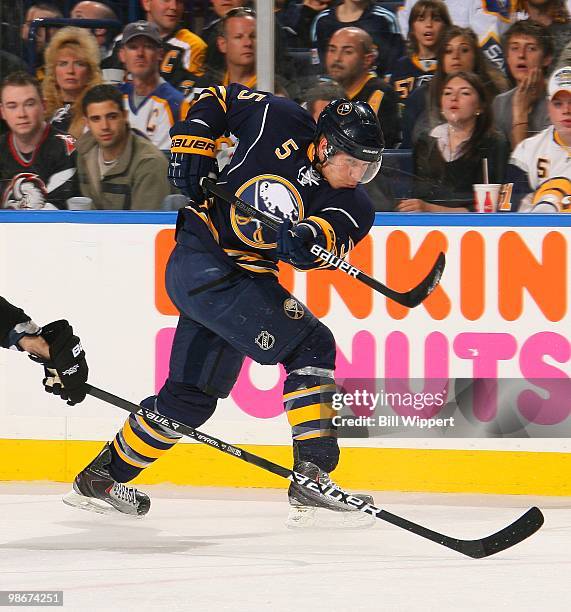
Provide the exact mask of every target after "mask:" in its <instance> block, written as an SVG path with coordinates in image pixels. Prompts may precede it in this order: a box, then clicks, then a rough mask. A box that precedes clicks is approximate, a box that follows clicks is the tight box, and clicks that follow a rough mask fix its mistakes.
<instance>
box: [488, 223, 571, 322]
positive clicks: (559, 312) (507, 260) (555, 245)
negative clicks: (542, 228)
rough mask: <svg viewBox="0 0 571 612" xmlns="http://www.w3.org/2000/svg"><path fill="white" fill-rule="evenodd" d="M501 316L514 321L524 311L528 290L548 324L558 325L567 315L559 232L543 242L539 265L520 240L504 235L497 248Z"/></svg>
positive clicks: (564, 248)
mask: <svg viewBox="0 0 571 612" xmlns="http://www.w3.org/2000/svg"><path fill="white" fill-rule="evenodd" d="M498 249H499V252H498V285H499V300H498V308H499V311H500V314H501V315H502V316H503V317H504V319H506V320H507V321H515V320H516V319H518V318H519V317H520V316H521V313H522V311H523V290H524V289H527V290H528V292H529V293H530V295H531V297H532V298H533V299H534V301H535V303H536V304H537V306H538V308H539V309H540V310H541V312H542V313H543V314H544V315H545V317H546V318H547V319H549V321H560V320H561V319H562V318H563V317H564V316H565V313H566V311H567V241H566V240H565V237H564V236H563V235H562V234H561V233H560V232H549V234H547V235H546V236H545V238H544V239H543V244H542V248H541V262H538V261H537V259H536V258H535V257H534V255H533V254H532V252H531V251H530V249H529V247H528V246H527V244H526V243H525V242H524V240H523V238H522V237H521V236H520V235H519V234H517V233H516V232H506V233H505V234H503V235H502V236H501V237H500V241H499V246H498Z"/></svg>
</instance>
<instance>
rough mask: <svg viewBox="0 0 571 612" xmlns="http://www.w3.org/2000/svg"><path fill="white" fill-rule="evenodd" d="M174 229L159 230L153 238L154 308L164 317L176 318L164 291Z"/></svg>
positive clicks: (172, 246) (176, 314)
mask: <svg viewBox="0 0 571 612" xmlns="http://www.w3.org/2000/svg"><path fill="white" fill-rule="evenodd" d="M174 245H175V242H174V229H164V230H161V231H160V232H159V233H158V234H157V237H156V238H155V306H156V308H157V310H158V311H159V312H160V313H161V314H164V315H174V316H178V310H177V308H176V306H175V305H174V304H173V303H172V302H171V299H170V298H169V296H168V294H167V290H166V289H165V268H166V267H167V261H168V260H169V257H170V254H171V252H172V250H173V249H174Z"/></svg>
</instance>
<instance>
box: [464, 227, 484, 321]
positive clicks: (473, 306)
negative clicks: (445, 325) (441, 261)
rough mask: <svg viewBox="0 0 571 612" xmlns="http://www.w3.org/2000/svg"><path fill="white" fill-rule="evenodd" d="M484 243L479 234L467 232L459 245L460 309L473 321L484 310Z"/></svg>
mask: <svg viewBox="0 0 571 612" xmlns="http://www.w3.org/2000/svg"><path fill="white" fill-rule="evenodd" d="M485 282H486V275H485V242H484V237H483V236H482V234H480V233H479V232H467V233H466V234H464V236H462V242H461V243H460V309H461V311H462V314H463V315H464V316H465V317H466V318H467V319H468V320H469V321H475V320H476V319H479V318H480V317H481V316H482V314H483V313H484V308H485V286H486V285H485Z"/></svg>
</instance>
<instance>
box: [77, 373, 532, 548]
mask: <svg viewBox="0 0 571 612" xmlns="http://www.w3.org/2000/svg"><path fill="white" fill-rule="evenodd" d="M88 389H89V390H88V393H89V395H92V396H93V397H96V398H98V399H100V400H102V401H104V402H107V403H108V404H112V405H113V406H117V408H122V409H123V410H126V411H127V412H131V413H132V414H138V415H140V416H142V417H144V418H146V419H149V420H150V421H153V422H154V423H158V424H160V425H162V426H164V427H167V428H168V429H170V430H172V431H175V432H176V433H179V434H184V435H185V436H188V437H189V438H192V439H193V440H196V441H197V442H202V443H203V444H207V445H208V446H212V447H213V448H216V449H217V450H219V451H222V452H223V453H226V454H227V455H232V456H233V457H236V458H238V459H242V461H246V462H247V463H251V464H253V465H256V466H258V467H259V468H262V469H263V470H266V471H267V472H271V473H272V474H276V475H277V476H281V477H282V478H285V479H286V480H290V481H291V482H295V483H296V484H298V485H300V486H302V487H305V488H306V489H309V490H310V491H313V492H314V493H320V494H321V495H325V496H326V497H330V498H331V499H334V500H336V501H340V502H342V503H344V504H346V505H347V506H349V507H351V508H354V509H356V510H360V511H361V512H365V513H366V514H370V515H371V516H374V517H375V518H377V519H380V520H382V521H386V522H388V523H391V525H396V526H397V527H400V528H401V529H406V530H407V531H410V532H411V533H415V534H416V535H418V536H421V537H423V538H426V539H428V540H431V541H432V542H436V543H437V544H440V545H442V546H446V548H451V549H452V550H455V551H457V552H459V553H462V554H463V555H467V556H468V557H472V558H473V559H481V558H482V557H489V556H490V555H494V554H496V553H498V552H501V551H502V550H506V549H507V548H510V547H511V546H514V545H515V544H518V543H519V542H521V541H522V540H525V539H526V538H528V537H529V536H530V535H532V534H533V533H535V532H536V531H537V530H538V529H539V528H540V527H541V525H543V520H544V519H543V514H542V513H541V510H539V508H536V507H533V508H530V509H529V510H528V511H527V512H525V514H523V515H522V516H521V517H520V518H518V519H517V520H516V521H514V522H513V523H511V524H510V525H508V526H507V527H504V528H503V529H501V530H500V531H498V532H497V533H494V534H493V535H490V536H487V537H485V538H482V539H480V540H460V539H458V538H452V537H450V536H447V535H444V534H442V533H438V532H437V531H432V530H431V529H428V528H426V527H423V526H422V525H418V524H417V523H413V522H412V521H409V520H407V519H405V518H403V517H401V516H398V515H396V514H392V513H391V512H387V511H386V510H382V509H381V508H377V507H376V506H373V504H369V503H367V502H366V501H364V500H362V499H360V498H358V497H355V496H354V495H350V494H348V493H346V492H344V491H342V490H340V489H339V488H337V487H336V486H334V485H327V486H321V485H320V484H319V483H317V482H315V481H313V480H311V479H309V478H308V477H307V476H304V475H303V474H300V473H298V472H295V471H293V470H290V469H288V468H285V467H283V466H281V465H278V464H277V463H273V462H272V461H269V460H268V459H264V458H263V457H259V456H258V455H254V454H253V453H251V452H249V451H246V450H244V449H242V448H238V447H237V446H233V445H232V444H228V443H227V442H223V441H222V440H219V439H217V438H215V437H214V436H211V435H208V434H205V433H202V432H200V431H198V430H197V429H194V428H193V427H190V426H189V425H184V424H183V423H179V422H178V421H175V420H173V419H170V418H167V417H165V416H162V415H160V414H157V413H156V412H153V411H151V410H147V409H146V408H143V407H142V406H138V405H137V404H133V403H132V402H129V401H127V400H125V399H123V398H121V397H117V396H116V395H113V394H112V393H109V392H108V391H104V390H103V389H98V388H97V387H94V386H92V385H88Z"/></svg>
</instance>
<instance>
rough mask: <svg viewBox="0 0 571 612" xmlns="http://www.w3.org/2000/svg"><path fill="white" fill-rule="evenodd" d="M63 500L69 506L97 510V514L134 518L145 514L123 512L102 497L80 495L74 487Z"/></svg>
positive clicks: (91, 510)
mask: <svg viewBox="0 0 571 612" xmlns="http://www.w3.org/2000/svg"><path fill="white" fill-rule="evenodd" d="M61 500H62V502H63V503H64V504H66V505H67V506H71V507H73V508H79V509H80V510H87V511H88V512H96V513H97V514H106V515H108V516H125V517H128V518H134V519H138V518H142V516H144V515H138V514H127V513H126V512H121V511H120V510H117V508H115V507H114V506H112V505H111V504H108V503H107V502H104V501H103V500H101V499H97V498H95V497H87V496H86V495H80V494H79V493H76V492H75V491H74V490H73V489H72V490H71V491H70V492H69V493H66V494H65V495H64V496H63V497H62V498H61Z"/></svg>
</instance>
